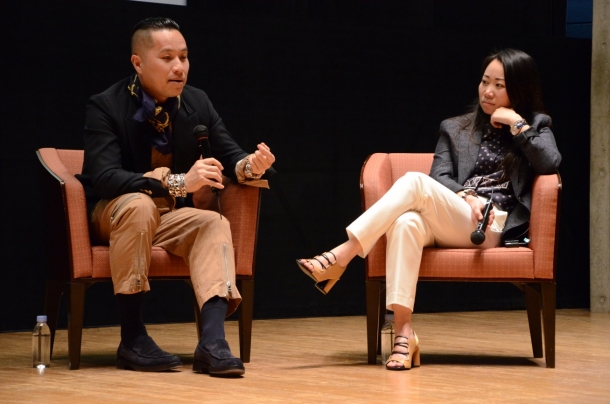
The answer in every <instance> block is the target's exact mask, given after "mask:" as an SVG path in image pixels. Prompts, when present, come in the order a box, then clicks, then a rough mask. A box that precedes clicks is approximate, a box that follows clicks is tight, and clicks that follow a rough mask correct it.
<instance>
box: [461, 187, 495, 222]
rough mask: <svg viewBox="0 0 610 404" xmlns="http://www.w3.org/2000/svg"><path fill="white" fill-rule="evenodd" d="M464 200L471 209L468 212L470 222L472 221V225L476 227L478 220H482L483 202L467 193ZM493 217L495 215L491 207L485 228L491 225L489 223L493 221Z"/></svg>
mask: <svg viewBox="0 0 610 404" xmlns="http://www.w3.org/2000/svg"><path fill="white" fill-rule="evenodd" d="M466 202H468V204H469V205H470V208H471V209H472V211H471V212H470V218H471V219H472V223H474V227H477V225H478V224H479V222H480V221H481V220H483V209H484V208H485V204H484V203H483V202H481V200H480V199H479V198H477V197H476V196H472V195H468V196H467V197H466ZM494 218H495V215H494V211H493V209H492V210H491V211H490V212H489V221H488V222H487V226H485V229H487V228H488V227H489V226H491V224H492V223H493V222H494Z"/></svg>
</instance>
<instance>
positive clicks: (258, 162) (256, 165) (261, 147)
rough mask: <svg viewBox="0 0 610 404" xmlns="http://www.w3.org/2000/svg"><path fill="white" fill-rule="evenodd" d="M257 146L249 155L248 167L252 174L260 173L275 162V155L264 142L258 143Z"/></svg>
mask: <svg viewBox="0 0 610 404" xmlns="http://www.w3.org/2000/svg"><path fill="white" fill-rule="evenodd" d="M257 147H258V150H256V151H255V152H254V154H253V155H252V156H251V157H250V168H251V170H252V173H253V174H262V173H264V172H265V171H266V170H267V169H268V168H269V167H271V165H272V164H273V163H274V162H275V156H274V155H273V154H271V149H270V148H269V146H267V145H266V144H265V143H259V144H258V145H257Z"/></svg>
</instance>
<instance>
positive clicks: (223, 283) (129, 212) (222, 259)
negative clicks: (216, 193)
mask: <svg viewBox="0 0 610 404" xmlns="http://www.w3.org/2000/svg"><path fill="white" fill-rule="evenodd" d="M91 221H92V224H93V230H94V232H95V235H96V236H97V237H98V238H99V239H100V241H102V242H107V243H109V246H110V271H111V273H112V282H113V284H114V293H115V294H116V293H123V294H130V293H138V292H141V291H148V290H150V284H149V282H148V268H149V266H150V256H151V246H158V247H163V248H164V249H165V250H166V251H168V252H170V253H172V254H175V255H177V256H180V257H182V258H183V259H184V261H185V262H186V264H187V265H188V266H189V268H190V275H191V281H192V283H193V288H194V290H195V296H196V297H197V303H198V304H199V308H201V307H202V306H203V304H204V303H205V302H206V301H207V300H208V299H210V298H212V297H214V296H220V297H226V298H227V299H228V301H229V309H228V311H227V315H229V314H231V313H232V312H233V311H235V309H236V308H237V306H238V305H239V303H240V302H241V296H240V294H239V291H238V290H237V288H236V286H235V256H234V253H233V243H232V240H231V229H230V227H229V221H228V220H227V219H226V218H225V217H223V218H222V220H220V215H219V214H218V213H216V212H212V211H206V210H201V209H194V208H181V209H177V210H174V211H171V212H169V213H165V214H163V215H160V214H159V211H158V209H157V207H156V205H155V203H154V201H153V199H152V198H150V197H149V196H148V195H146V194H142V193H130V194H125V195H121V196H120V197H118V198H115V199H113V200H102V201H100V202H98V204H97V205H96V206H95V208H94V210H93V214H92V218H91Z"/></svg>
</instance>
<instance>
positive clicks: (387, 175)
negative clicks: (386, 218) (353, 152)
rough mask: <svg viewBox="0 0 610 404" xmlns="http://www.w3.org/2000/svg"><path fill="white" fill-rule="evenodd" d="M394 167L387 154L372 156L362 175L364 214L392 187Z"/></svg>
mask: <svg viewBox="0 0 610 404" xmlns="http://www.w3.org/2000/svg"><path fill="white" fill-rule="evenodd" d="M393 183H394V182H393V181H392V165H391V161H390V158H389V155H388V154H386V153H375V154H371V155H370V156H369V157H368V158H367V159H366V160H365V162H364V164H363V166H362V171H361V173H360V197H361V202H362V211H363V212H364V211H365V210H367V209H368V208H370V207H371V206H372V205H373V204H374V203H375V202H377V201H378V200H379V199H380V198H381V197H382V196H383V195H384V194H385V193H386V192H388V190H389V189H390V188H391V187H392V184H393Z"/></svg>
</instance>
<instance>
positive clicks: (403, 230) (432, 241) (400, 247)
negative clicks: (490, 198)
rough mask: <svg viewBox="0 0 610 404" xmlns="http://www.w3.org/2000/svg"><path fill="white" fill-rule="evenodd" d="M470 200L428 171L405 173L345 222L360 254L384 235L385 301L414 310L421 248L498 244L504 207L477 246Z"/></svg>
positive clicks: (491, 245) (504, 215) (504, 219)
mask: <svg viewBox="0 0 610 404" xmlns="http://www.w3.org/2000/svg"><path fill="white" fill-rule="evenodd" d="M471 212H472V209H471V208H470V205H469V204H468V203H467V202H466V201H464V200H463V199H462V198H461V197H460V196H458V195H457V194H456V193H454V192H453V191H451V190H450V189H449V188H447V187H445V186H444V185H441V184H440V183H439V182H437V181H436V180H434V179H432V178H430V177H429V176H427V175H425V174H421V173H416V172H409V173H407V174H405V175H404V176H403V177H401V178H400V179H398V180H397V181H396V182H395V183H394V185H393V186H392V188H390V190H389V191H388V192H387V193H386V194H385V195H384V196H383V197H381V199H379V201H377V202H376V203H375V204H374V205H373V206H371V207H370V209H368V210H367V211H366V212H364V213H363V214H362V215H361V216H360V217H359V218H358V219H356V220H355V221H354V222H353V223H352V224H350V225H349V226H348V227H347V229H346V230H347V235H348V237H349V238H350V239H351V238H356V239H357V240H358V241H359V242H360V245H361V246H362V250H363V253H362V255H361V256H362V257H363V258H364V257H365V256H366V255H367V254H368V253H369V251H371V248H373V246H374V245H375V243H376V242H377V240H378V239H379V237H381V236H382V235H383V234H385V235H386V236H387V249H386V305H387V308H388V309H389V310H392V307H393V305H394V304H398V305H401V306H404V307H408V308H409V309H411V310H413V305H414V302H415V290H416V286H417V278H418V275H419V266H420V263H421V257H422V251H423V248H424V247H431V246H437V247H452V248H490V247H496V246H498V245H499V244H500V236H501V235H502V229H503V227H504V222H505V221H506V215H507V213H506V212H503V211H498V210H497V209H495V208H494V213H495V220H494V223H493V224H492V226H491V227H490V228H488V229H487V231H486V232H485V236H486V237H485V242H484V243H483V244H481V245H479V246H475V245H474V244H472V242H471V241H470V234H471V233H472V231H473V230H474V227H475V225H474V224H473V222H472V219H471Z"/></svg>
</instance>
